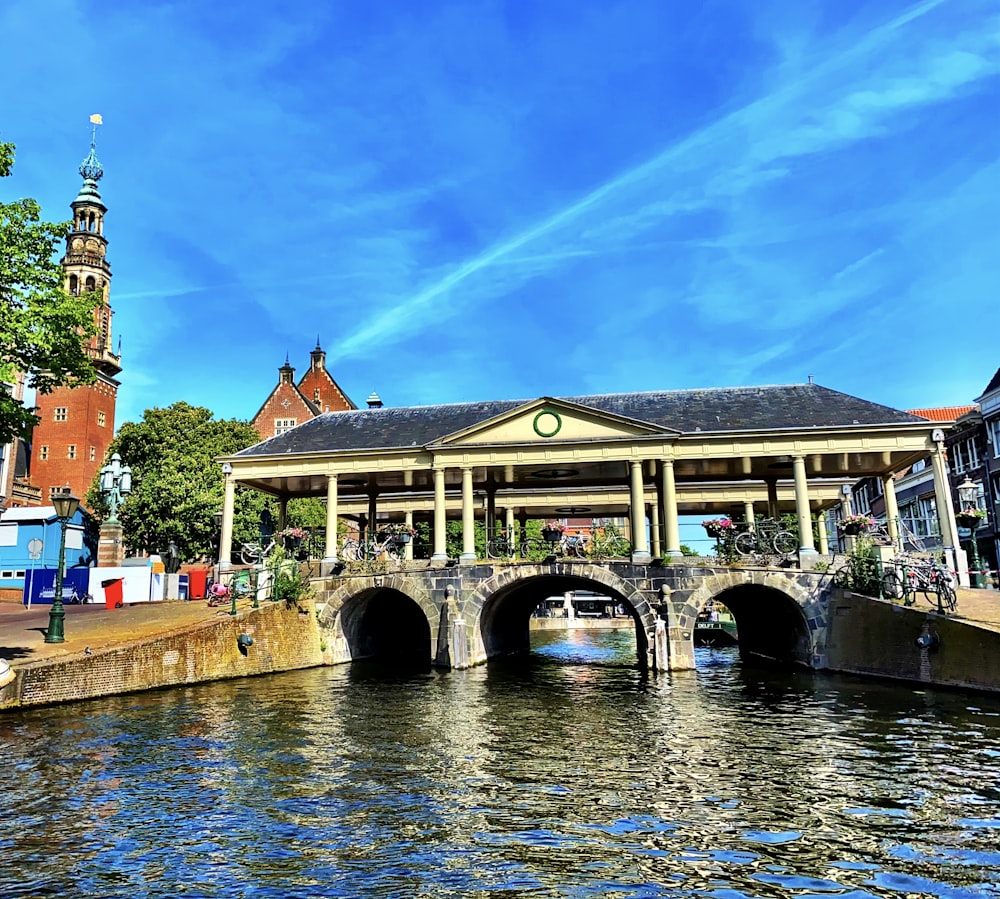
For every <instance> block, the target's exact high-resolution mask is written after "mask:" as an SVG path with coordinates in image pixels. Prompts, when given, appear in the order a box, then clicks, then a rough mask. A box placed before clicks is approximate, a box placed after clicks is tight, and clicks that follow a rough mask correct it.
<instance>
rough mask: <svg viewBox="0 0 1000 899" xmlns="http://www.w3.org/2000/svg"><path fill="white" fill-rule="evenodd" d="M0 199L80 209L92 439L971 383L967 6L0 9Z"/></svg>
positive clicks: (977, 269) (975, 76)
mask: <svg viewBox="0 0 1000 899" xmlns="http://www.w3.org/2000/svg"><path fill="white" fill-rule="evenodd" d="M0 59H2V60H3V66H2V71H3V79H4V85H3V90H2V91H0V137H2V138H3V139H6V140H12V141H14V142H15V143H16V144H17V150H18V158H17V164H16V167H15V176H14V177H13V178H11V179H6V180H5V182H3V183H0V190H2V191H3V195H4V197H5V198H8V199H9V198H11V197H14V196H33V197H35V198H36V199H38V200H39V201H40V202H41V203H42V204H43V209H44V212H45V215H46V217H48V218H50V219H64V218H68V217H69V210H68V204H69V202H70V201H71V200H72V199H73V198H74V197H75V195H76V191H77V189H78V187H79V184H80V177H79V175H78V174H77V172H76V169H77V167H78V166H79V164H80V161H81V159H82V158H83V156H84V155H85V154H86V152H87V150H88V148H89V140H90V126H89V124H88V118H89V116H90V114H91V113H100V114H101V115H102V116H103V117H104V123H105V124H104V126H103V127H102V128H101V129H99V133H98V155H99V157H100V159H101V161H102V163H103V164H104V168H105V177H104V180H103V181H102V183H101V190H102V195H103V197H104V200H105V202H106V204H107V205H108V207H109V213H108V218H107V223H106V231H105V233H106V235H107V237H108V238H109V241H110V246H109V252H108V257H109V259H110V261H111V265H112V270H113V273H114V280H113V282H112V305H113V307H114V309H115V312H116V315H115V332H116V335H120V336H121V338H122V348H123V355H124V366H125V368H124V371H123V373H122V388H121V392H120V398H119V407H118V423H119V424H121V422H123V421H126V420H134V419H136V418H138V417H140V416H141V414H142V410H143V409H145V408H147V407H149V406H154V405H157V406H164V405H168V404H170V403H172V402H174V401H176V400H186V401H188V402H191V403H195V404H199V405H205V406H208V407H209V408H210V409H212V410H213V411H214V412H216V414H218V415H220V416H225V417H230V416H234V417H241V418H249V417H251V416H252V415H253V414H254V413H255V412H256V410H257V408H258V406H259V404H260V403H261V401H262V400H263V399H264V397H266V395H267V394H268V392H269V391H270V389H271V387H272V386H273V384H274V383H275V381H276V378H277V368H278V366H279V365H281V363H282V362H283V361H284V359H285V354H286V353H288V354H289V356H290V359H291V361H292V364H293V365H295V366H296V367H297V368H298V371H299V374H302V372H303V371H304V369H305V367H306V366H307V364H308V358H309V357H308V352H309V350H310V349H311V348H312V346H313V345H314V343H315V340H316V337H317V335H318V336H319V337H320V340H321V342H322V344H323V346H324V348H325V349H326V350H327V353H328V364H329V368H330V370H331V371H332V373H333V374H334V376H335V377H336V378H337V380H338V381H339V383H340V384H341V386H342V387H343V388H344V389H345V390H346V391H347V393H348V394H349V395H351V396H352V397H353V398H354V400H355V401H356V402H358V403H359V404H362V405H363V403H364V400H365V397H366V396H367V395H368V393H369V392H370V391H371V390H372V389H377V390H378V392H379V393H380V394H381V396H382V398H383V399H384V400H385V402H386V403H387V404H389V405H413V404H420V403H435V402H450V401H463V400H475V399H494V398H516V397H523V398H532V397H535V396H540V395H544V394H555V395H560V394H562V395H567V394H580V393H602V392H617V391H631V390H652V389H673V388H694V387H715V386H732V385H745V384H777V383H796V382H803V381H805V380H807V378H808V377H809V376H810V375H812V376H813V377H814V379H815V380H816V381H817V382H818V383H821V384H823V385H825V386H828V387H831V388H833V389H837V390H842V391H844V392H847V393H852V394H855V395H858V396H862V397H865V398H868V399H872V400H875V401H878V402H882V403H885V404H887V405H891V406H895V407H898V408H910V407H915V406H932V405H952V404H962V403H967V402H971V401H972V400H973V398H974V397H975V396H977V395H978V394H979V392H980V391H981V390H982V389H983V387H985V385H986V383H987V382H988V381H989V379H990V377H991V376H992V374H993V373H994V371H996V369H997V367H998V365H1000V351H998V349H997V348H998V345H1000V344H998V341H997V334H998V326H1000V311H998V309H1000V304H998V298H1000V227H998V225H1000V5H998V4H997V3H996V0H930V2H923V3H920V2H904V0H876V2H873V0H866V2H863V3H862V2H853V0H817V2H806V0H803V2H796V3H791V2H788V0H753V2H750V0H743V2H725V0H701V2H695V0H671V2H667V0H622V2H615V0H601V2H590V0H573V2H562V0H545V2H538V0H536V2H528V0H508V2H501V0H491V2H475V0H465V2H448V0H434V2H431V0H406V2H402V0H400V2H392V0H385V2H380V3H365V4H363V3H360V2H331V0H326V2H310V0H298V2H295V3H287V2H280V3H279V2H270V0H264V2H262V0H246V2H241V3H234V2H229V0H220V2H218V3H205V2H203V0H197V2H195V0H172V2H156V0H147V2H143V3H123V2H120V0H118V2H114V0H103V2H93V0H6V2H5V3H4V4H2V6H0Z"/></svg>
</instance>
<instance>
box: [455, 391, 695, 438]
mask: <svg viewBox="0 0 1000 899" xmlns="http://www.w3.org/2000/svg"><path fill="white" fill-rule="evenodd" d="M677 433H679V432H677V431H673V430H671V429H668V428H662V427H659V426H657V425H652V424H649V423H648V422H644V421H638V420H636V419H631V418H626V417H624V416H620V415H614V414H611V413H607V412H601V411H599V410H597V409H591V408H589V407H587V406H581V405H578V404H576V403H568V402H566V401H565V400H557V399H553V398H552V397H542V398H541V399H537V400H533V401H532V402H530V403H525V404H524V405H523V406H518V407H517V408H515V409H511V410H509V411H507V412H504V413H503V414H501V415H497V416H495V417H493V418H490V419H488V420H487V421H484V422H479V423H478V424H476V425H473V426H472V427H469V428H465V429H464V430H461V431H456V432H455V433H454V434H449V435H447V436H445V437H442V438H441V439H440V440H439V441H436V443H437V445H442V446H469V445H482V444H507V445H509V444H532V443H552V442H554V443H575V442H588V441H593V440H614V439H616V438H618V439H627V438H630V437H649V436H653V435H673V434H677Z"/></svg>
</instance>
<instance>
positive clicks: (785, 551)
mask: <svg viewBox="0 0 1000 899" xmlns="http://www.w3.org/2000/svg"><path fill="white" fill-rule="evenodd" d="M743 526H744V527H745V528H746V530H743V531H740V533H738V534H737V535H736V538H735V540H734V541H733V545H734V546H735V548H736V552H738V553H739V554H740V555H741V556H749V555H751V554H753V553H765V554H766V555H771V554H774V555H779V556H790V555H792V553H794V552H797V551H798V548H799V538H798V536H797V535H796V534H794V533H793V532H792V531H789V530H787V529H785V528H784V527H782V525H781V522H780V521H777V520H776V519H774V518H761V519H759V520H758V521H757V522H756V523H755V524H754V527H753V529H751V528H750V526H749V525H748V524H744V525H743Z"/></svg>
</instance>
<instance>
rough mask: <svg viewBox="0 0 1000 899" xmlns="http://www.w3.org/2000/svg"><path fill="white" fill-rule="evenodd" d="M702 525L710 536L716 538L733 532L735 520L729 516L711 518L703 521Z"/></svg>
mask: <svg viewBox="0 0 1000 899" xmlns="http://www.w3.org/2000/svg"><path fill="white" fill-rule="evenodd" d="M701 526H702V527H703V528H704V529H705V533H706V534H708V536H709V537H714V538H715V539H716V540H718V539H719V538H720V537H725V536H726V534H730V533H732V530H733V522H732V521H731V520H730V519H728V518H710V519H708V521H703V522H702V523H701Z"/></svg>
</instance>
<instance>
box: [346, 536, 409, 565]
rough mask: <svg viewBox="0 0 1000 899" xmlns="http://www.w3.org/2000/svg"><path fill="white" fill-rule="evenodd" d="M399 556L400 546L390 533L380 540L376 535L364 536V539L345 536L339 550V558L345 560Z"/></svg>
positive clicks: (396, 558)
mask: <svg viewBox="0 0 1000 899" xmlns="http://www.w3.org/2000/svg"><path fill="white" fill-rule="evenodd" d="M401 556H402V547H401V546H400V544H399V543H397V541H396V540H395V539H394V538H393V536H392V535H391V534H389V535H386V536H385V537H384V538H383V539H382V540H379V539H378V538H377V537H366V538H365V539H364V540H355V539H354V538H353V537H345V538H344V543H343V545H342V546H341V550H340V558H341V559H343V560H344V561H345V562H364V561H369V560H371V559H380V558H382V557H385V558H388V559H392V560H394V561H395V560H398V559H399V558H401Z"/></svg>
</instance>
